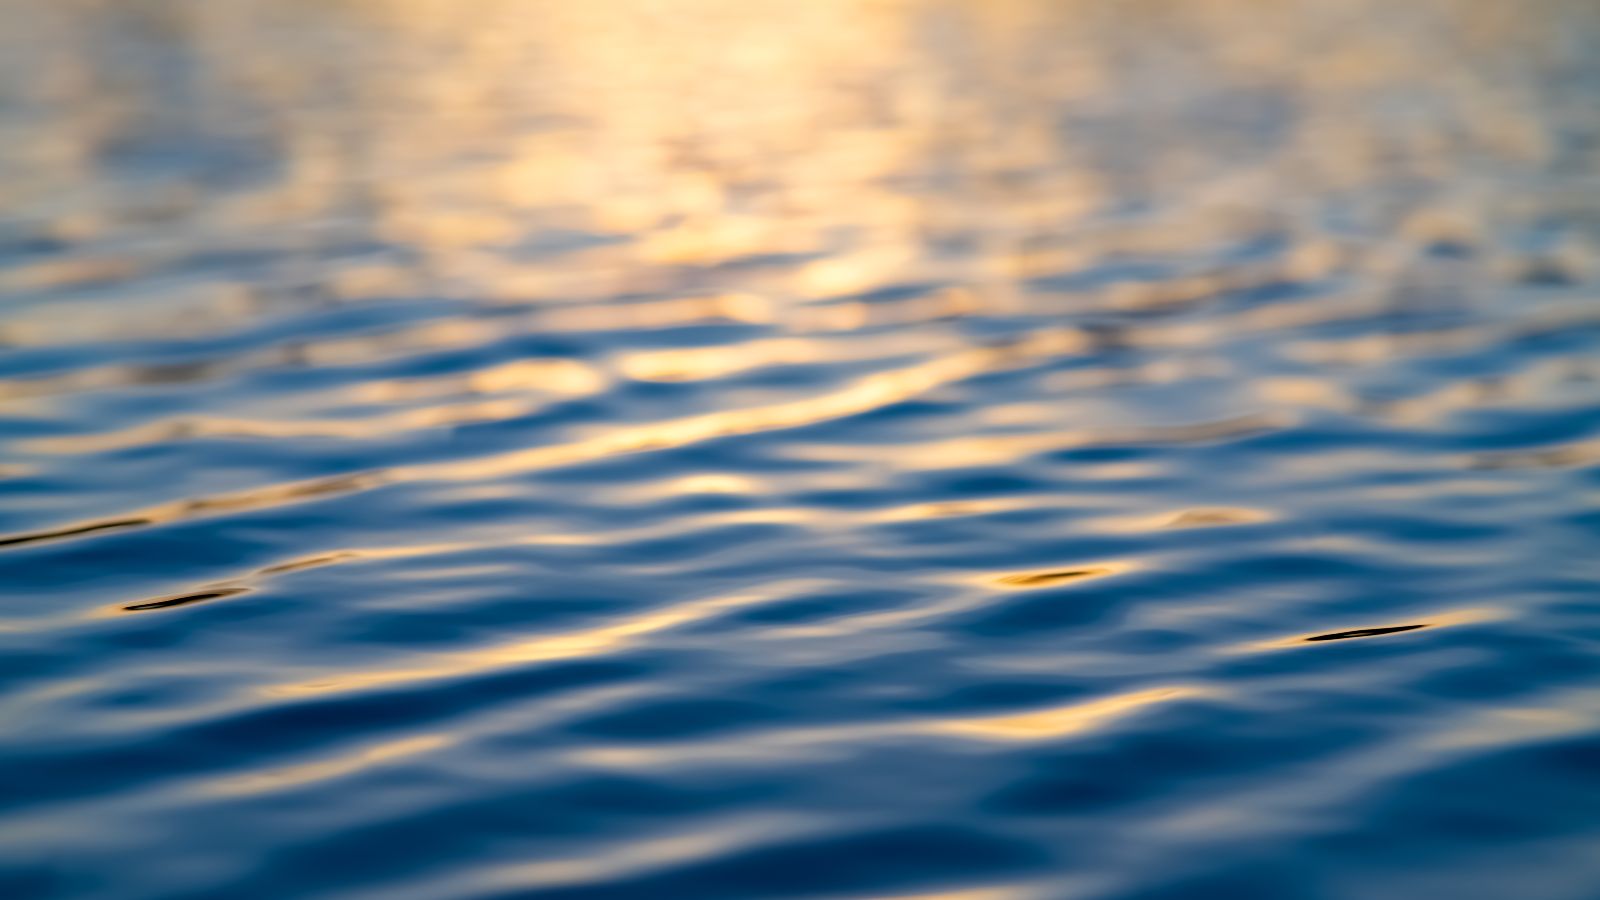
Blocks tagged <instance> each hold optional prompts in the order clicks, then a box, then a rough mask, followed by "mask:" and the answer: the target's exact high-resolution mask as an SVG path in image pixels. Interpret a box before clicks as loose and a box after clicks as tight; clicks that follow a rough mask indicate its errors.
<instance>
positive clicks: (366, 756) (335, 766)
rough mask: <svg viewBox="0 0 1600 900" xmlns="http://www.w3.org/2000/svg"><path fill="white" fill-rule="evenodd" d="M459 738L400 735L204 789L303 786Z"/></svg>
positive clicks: (249, 790) (243, 791)
mask: <svg viewBox="0 0 1600 900" xmlns="http://www.w3.org/2000/svg"><path fill="white" fill-rule="evenodd" d="M457 740H458V739H457V738H453V737H450V736H448V735H442V734H427V735H416V736H414V737H407V738H399V739H397V740H393V741H386V742H384V743H381V744H373V745H370V746H367V747H363V748H361V749H359V750H356V751H353V752H350V753H346V754H343V755H340V756H336V757H332V758H329V759H322V760H318V761H316V762H308V763H301V764H300V765H293V766H284V767H282V768H277V769H267V770H264V771H255V772H250V773H248V774H245V775H239V776H235V777H232V778H226V779H222V780H220V781H216V782H213V783H211V784H209V785H207V786H205V787H204V788H203V790H205V791H207V792H208V793H213V794H223V795H232V794H255V793H261V792H265V791H277V790H283V789H286V788H296V787H302V786H304V785H307V784H314V783H316V782H318V781H328V780H330V779H333V778H341V777H343V776H345V775H355V774H358V773H360V772H363V771H365V770H367V769H371V768H373V767H375V766H379V765H381V764H383V763H386V762H391V761H394V760H398V759H403V758H405V757H408V756H416V755H418V754H422V753H428V752H430V751H433V750H439V749H442V748H444V747H448V746H450V745H451V744H454V743H456V742H457Z"/></svg>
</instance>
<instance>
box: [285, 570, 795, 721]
mask: <svg viewBox="0 0 1600 900" xmlns="http://www.w3.org/2000/svg"><path fill="white" fill-rule="evenodd" d="M791 588H792V585H790V584H787V583H778V584H769V585H764V586H762V588H760V589H759V590H751V591H747V592H744V593H739V594H731V595H728V596H721V597H710V598H706V599H703V600H695V601H690V602H687V603H680V604H677V605H675V606H669V607H665V608H659V609H653V610H649V611H646V612H644V613H642V614H640V615H637V616H634V617H631V618H626V619H623V620H621V621H617V622H613V623H611V624H608V625H602V626H599V627H596V628H588V629H583V630H579V631H571V632H566V633H563V634H553V635H543V636H540V637H537V638H533V639H530V640H525V641H516V642H512V643H507V644H500V645H497V646H491V647H485V648H481V649H477V650H473V651H470V652H465V653H460V654H455V655H443V656H440V657H438V658H436V659H433V660H431V661H429V662H428V663H426V664H423V665H417V666H400V667H396V668H393V669H382V670H377V671H370V672H341V673H338V674H337V675H332V676H328V677H324V678H318V679H313V680H310V681H301V682H294V683H290V684H280V685H274V686H271V687H267V688H264V689H263V690H264V692H265V693H267V694H271V695H278V696H298V695H304V694H322V693H343V692H347V691H362V690H369V689H372V688H380V687H390V686H394V685H402V684H410V683H415V682H422V681H433V680H437V679H444V678H458V677H462V676H467V675H475V674H482V673H485V672H492V671H495V670H497V669H502V668H507V667H511V666H518V665H525V664H527V663H535V662H546V661H551V660H559V659H569V658H573V657H584V656H594V655H599V654H604V653H615V652H617V651H618V650H621V649H623V648H625V647H627V646H629V645H631V644H633V643H634V642H635V641H637V640H638V639H639V638H642V637H645V636H648V635H651V634H656V633H659V632H663V631H667V630H669V629H672V628H676V627H679V626H682V625H687V624H691V623H694V622H699V621H704V620H706V619H710V618H712V617H715V616H718V615H721V614H723V613H725V612H727V611H729V610H733V609H738V608H740V607H744V606H750V605H754V604H759V603H764V602H768V601H770V600H771V599H772V598H773V597H775V596H779V595H781V594H783V592H785V591H787V590H789V589H791Z"/></svg>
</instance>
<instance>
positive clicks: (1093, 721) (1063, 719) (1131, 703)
mask: <svg viewBox="0 0 1600 900" xmlns="http://www.w3.org/2000/svg"><path fill="white" fill-rule="evenodd" d="M1212 693H1214V692H1213V691H1209V690H1206V689H1203V688H1199V687H1192V686H1184V685H1176V686H1172V687H1161V688H1150V689H1148V690H1143V691H1133V692H1131V693H1127V694H1118V695H1116V696H1112V697H1104V698H1101V699H1099V700H1092V701H1089V702H1087V703H1075V704H1069V705H1066V706H1058V707H1053V708H1051V709H1044V710H1036V711H1033V712H1027V713H1020V714H1017V715H1004V716H988V717H982V718H972V719H955V720H945V721H941V722H937V723H935V724H934V725H932V726H931V727H932V728H934V729H936V730H939V731H948V732H951V733H953V734H958V735H962V736H965V737H975V738H981V739H984V740H994V741H1040V740H1053V739H1055V738H1060V737H1065V736H1067V735H1073V734H1080V733H1082V732H1086V731H1093V730H1095V729H1097V728H1100V727H1101V726H1103V725H1105V724H1107V723H1109V722H1111V721H1114V720H1116V719H1119V718H1123V717H1125V716H1128V715H1132V714H1133V713H1136V712H1139V711H1142V710H1145V709H1148V708H1149V707H1152V706H1157V705H1160V704H1163V703H1171V702H1173V701H1176V700H1184V699H1190V698H1193V697H1202V696H1208V695H1210V694H1212Z"/></svg>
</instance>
